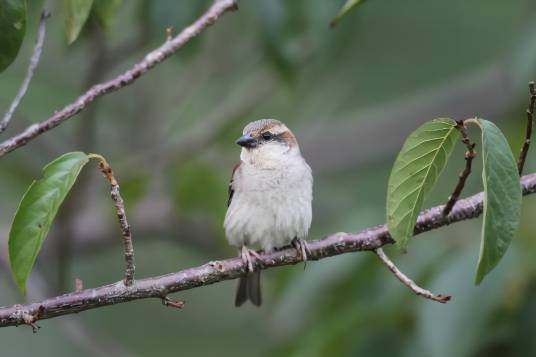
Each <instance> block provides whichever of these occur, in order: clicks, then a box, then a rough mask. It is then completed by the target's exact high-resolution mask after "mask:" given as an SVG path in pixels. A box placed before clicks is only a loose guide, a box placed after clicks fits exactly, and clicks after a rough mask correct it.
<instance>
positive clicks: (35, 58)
mask: <svg viewBox="0 0 536 357" xmlns="http://www.w3.org/2000/svg"><path fill="white" fill-rule="evenodd" d="M49 17H50V13H49V12H48V11H47V10H46V9H45V10H43V12H42V13H41V20H40V21H39V29H38V30H37V39H36V40H35V47H34V49H33V53H32V57H31V59H30V64H29V65H28V70H27V71H26V77H25V78H24V81H22V85H21V86H20V89H19V92H18V93H17V95H16V96H15V99H13V102H11V105H10V106H9V109H8V110H7V112H6V113H5V114H4V117H3V118H2V121H0V133H2V132H3V131H4V130H6V129H7V127H8V125H9V123H10V121H11V118H12V117H13V113H14V112H15V109H17V107H18V106H19V104H20V102H21V100H22V98H24V95H25V94H26V91H27V90H28V86H29V85H30V81H31V80H32V77H33V75H34V72H35V69H36V68H37V65H38V64H39V60H40V59H41V53H42V52H43V42H44V41H45V33H46V20H47V19H48V18H49Z"/></svg>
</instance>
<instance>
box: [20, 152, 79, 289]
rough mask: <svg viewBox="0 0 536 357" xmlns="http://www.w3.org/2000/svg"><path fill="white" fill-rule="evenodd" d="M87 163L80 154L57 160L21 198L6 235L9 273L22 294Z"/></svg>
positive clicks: (45, 168) (67, 155)
mask: <svg viewBox="0 0 536 357" xmlns="http://www.w3.org/2000/svg"><path fill="white" fill-rule="evenodd" d="M87 162H88V156H87V155H86V154H84V153H82V152H71V153H67V154H65V155H62V156H60V157H59V158H57V159H56V160H54V161H52V162H51V163H49V164H48V165H47V166H45V167H44V169H43V172H44V175H43V178H41V179H39V180H37V181H34V182H33V183H32V184H31V185H30V187H29V188H28V190H27V191H26V193H25V194H24V196H23V197H22V200H21V202H20V204H19V207H18V209H17V212H16V213H15V218H14V219H13V224H12V225H11V231H10V232H9V260H10V263H11V270H12V272H13V278H14V279H15V282H16V283H17V286H18V287H19V289H20V291H21V292H22V294H26V280H27V279H28V276H29V275H30V271H31V270H32V267H33V265H34V262H35V258H36V257H37V254H38V253H39V250H40V249H41V245H42V244H43V241H44V239H45V237H46V235H47V233H48V230H49V229H50V226H51V224H52V221H53V220H54V217H55V216H56V213H57V212H58V208H59V207H60V205H61V204H62V202H63V200H64V199H65V196H67V194H68V193H69V190H70V189H71V187H72V186H73V184H74V182H75V181H76V178H77V177H78V174H79V173H80V170H82V167H84V165H85V164H86V163H87Z"/></svg>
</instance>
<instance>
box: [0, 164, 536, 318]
mask: <svg viewBox="0 0 536 357" xmlns="http://www.w3.org/2000/svg"><path fill="white" fill-rule="evenodd" d="M521 186H522V188H523V194H524V195H529V194H533V193H536V173H533V174H530V175H526V176H523V177H522V178H521ZM483 198H484V193H483V192H480V193H478V194H476V195H473V196H471V197H468V198H465V199H462V200H460V201H458V203H457V205H456V207H454V208H453V210H452V212H451V213H450V214H449V215H448V216H443V214H442V211H443V206H437V207H434V208H431V209H429V210H426V211H424V212H422V213H421V214H420V215H419V217H418V219H417V224H416V225H415V231H414V234H419V233H423V232H427V231H430V230H433V229H437V228H439V227H443V226H447V225H449V224H452V223H455V222H459V221H463V220H467V219H472V218H476V217H478V216H479V215H480V214H481V213H482V210H483ZM392 243H393V240H392V239H391V237H390V235H389V231H388V229H387V226H386V225H381V226H377V227H372V228H368V229H365V230H363V231H361V232H359V233H354V234H350V233H336V234H332V235H330V236H328V237H326V238H324V239H320V240H314V241H309V242H308V243H307V247H308V248H309V250H310V254H309V258H310V259H311V260H319V259H324V258H327V257H331V256H336V255H340V254H344V253H350V252H356V251H362V250H375V249H378V248H381V247H382V246H384V245H386V244H392ZM260 256H261V258H262V262H257V267H256V268H257V269H269V268H274V267H278V266H283V265H294V264H299V263H302V260H301V259H300V257H298V256H296V250H295V249H294V248H292V247H287V248H286V249H282V250H280V251H276V252H273V253H262V254H260ZM245 274H247V267H246V266H245V265H244V263H243V262H242V259H240V258H234V259H226V260H221V261H213V262H210V263H207V264H205V265H202V266H199V267H195V268H189V269H186V270H182V271H179V272H176V273H171V274H167V275H162V276H157V277H152V278H146V279H140V280H136V281H134V284H133V285H132V286H129V287H126V286H125V285H124V284H123V282H122V281H121V282H117V283H114V284H110V285H105V286H101V287H98V288H94V289H86V290H82V291H80V292H73V293H69V294H65V295H61V296H56V297H53V298H50V299H46V300H43V301H40V302H35V303H31V304H26V305H14V306H10V307H2V308H0V327H6V326H16V325H21V324H24V323H25V321H24V319H23V318H22V315H23V314H30V315H31V316H37V315H38V319H39V320H43V319H49V318H53V317H57V316H62V315H68V314H73V313H78V312H81V311H84V310H89V309H95V308H98V307H101V306H108V305H114V304H119V303H124V302H127V301H132V300H138V299H147V298H158V299H160V300H162V299H164V298H165V297H166V296H167V295H168V294H171V293H174V292H177V291H182V290H189V289H193V288H196V287H199V286H205V285H210V284H214V283H217V282H220V281H224V280H231V279H236V278H238V277H241V276H244V275H245ZM34 323H35V321H34Z"/></svg>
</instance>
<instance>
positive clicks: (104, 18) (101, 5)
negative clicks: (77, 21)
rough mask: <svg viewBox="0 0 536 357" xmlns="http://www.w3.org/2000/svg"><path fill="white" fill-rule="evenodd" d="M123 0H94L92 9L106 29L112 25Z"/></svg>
mask: <svg viewBox="0 0 536 357" xmlns="http://www.w3.org/2000/svg"><path fill="white" fill-rule="evenodd" d="M122 4H123V0H95V6H94V7H93V11H95V15H96V16H97V19H98V20H99V23H100V24H101V25H102V27H104V28H106V29H108V28H110V27H111V26H112V23H113V20H114V18H115V16H116V15H117V13H118V11H119V9H120V8H121V5H122Z"/></svg>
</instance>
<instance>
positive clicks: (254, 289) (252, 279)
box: [235, 270, 262, 307]
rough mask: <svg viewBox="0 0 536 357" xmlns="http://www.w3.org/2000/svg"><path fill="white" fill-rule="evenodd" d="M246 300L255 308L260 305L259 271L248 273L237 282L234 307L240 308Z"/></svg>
mask: <svg viewBox="0 0 536 357" xmlns="http://www.w3.org/2000/svg"><path fill="white" fill-rule="evenodd" d="M247 300H249V301H251V303H252V304H253V305H255V306H260V305H261V303H262V296H261V272H260V270H258V271H254V272H253V273H248V274H247V275H246V276H243V277H241V278H240V280H239V281H238V289H237V290H236V298H235V306H236V307H238V306H241V305H242V304H243V303H245V302H246V301H247Z"/></svg>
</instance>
